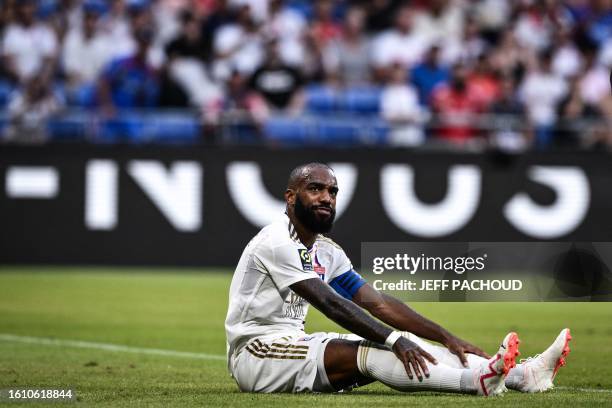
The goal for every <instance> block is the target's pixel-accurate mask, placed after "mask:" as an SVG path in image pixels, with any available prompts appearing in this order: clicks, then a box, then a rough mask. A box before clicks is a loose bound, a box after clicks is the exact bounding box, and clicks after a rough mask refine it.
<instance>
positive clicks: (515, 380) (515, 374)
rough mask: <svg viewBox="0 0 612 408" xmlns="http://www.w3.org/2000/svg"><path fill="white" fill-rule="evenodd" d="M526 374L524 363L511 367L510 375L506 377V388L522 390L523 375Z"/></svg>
mask: <svg viewBox="0 0 612 408" xmlns="http://www.w3.org/2000/svg"><path fill="white" fill-rule="evenodd" d="M524 374H525V370H524V368H523V364H517V365H516V367H514V368H513V369H511V370H510V371H509V372H508V376H507V377H506V381H505V384H506V388H508V389H510V390H516V391H520V390H521V387H520V385H521V383H522V382H523V377H524Z"/></svg>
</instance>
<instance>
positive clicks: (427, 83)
mask: <svg viewBox="0 0 612 408" xmlns="http://www.w3.org/2000/svg"><path fill="white" fill-rule="evenodd" d="M410 76H411V78H412V83H413V84H414V85H415V87H416V88H417V91H418V93H419V101H420V102H421V104H422V105H429V104H430V99H431V94H432V92H433V90H434V89H435V88H436V87H437V86H438V85H440V84H444V83H447V82H448V81H449V78H450V70H449V68H448V67H447V66H445V65H443V64H442V63H440V47H439V46H438V45H434V46H432V47H431V48H430V49H429V51H427V54H426V55H425V59H424V60H423V62H421V63H420V64H418V65H416V66H415V67H414V68H413V69H412V72H411V74H410Z"/></svg>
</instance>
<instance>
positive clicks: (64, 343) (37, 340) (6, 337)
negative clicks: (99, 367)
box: [0, 333, 226, 361]
mask: <svg viewBox="0 0 612 408" xmlns="http://www.w3.org/2000/svg"><path fill="white" fill-rule="evenodd" d="M0 341H7V342H14V343H27V344H41V345H46V346H59V347H77V348H89V349H98V350H105V351H116V352H122V353H136V354H151V355H157V356H167V357H182V358H193V359H200V360H218V361H226V357H225V356H224V355H220V354H207V353H192V352H189V351H178V350H164V349H155V348H145V347H131V346H123V345H120V344H111V343H96V342H90V341H81V340H61V339H51V338H47V337H31V336H17V335H15V334H7V333H0Z"/></svg>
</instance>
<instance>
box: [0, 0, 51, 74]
mask: <svg viewBox="0 0 612 408" xmlns="http://www.w3.org/2000/svg"><path fill="white" fill-rule="evenodd" d="M16 11H17V13H16V17H17V18H16V21H15V22H14V23H12V24H10V25H9V26H8V27H7V28H6V31H5V32H4V36H3V38H2V54H3V55H2V56H3V64H4V67H5V70H6V71H7V72H8V73H9V75H10V76H12V77H13V79H14V80H15V81H17V82H19V83H22V84H23V83H25V82H27V81H28V80H29V79H30V78H32V77H34V76H37V75H40V76H42V77H43V78H46V79H48V78H50V77H51V75H52V74H53V71H54V68H55V61H56V53H57V40H56V38H55V34H54V33H53V31H52V30H51V29H49V28H48V27H47V26H46V25H44V24H42V23H40V22H38V21H36V19H35V13H36V4H35V2H34V1H33V0H19V1H18V2H17V10H16Z"/></svg>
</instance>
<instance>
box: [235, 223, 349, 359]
mask: <svg viewBox="0 0 612 408" xmlns="http://www.w3.org/2000/svg"><path fill="white" fill-rule="evenodd" d="M352 268H353V267H352V265H351V262H350V260H349V259H348V257H347V256H346V254H345V253H344V251H343V250H342V248H340V246H338V245H337V244H336V243H335V242H333V241H332V240H331V239H329V238H326V237H324V236H322V235H319V237H318V238H317V240H316V241H315V243H314V245H313V246H312V248H310V249H308V248H306V246H304V244H302V243H301V242H300V240H299V238H298V236H297V233H296V232H295V228H294V226H293V224H292V223H291V221H290V220H289V217H287V216H286V215H285V216H284V217H283V218H282V219H280V220H279V221H277V222H274V223H272V224H270V225H268V226H266V227H264V228H263V229H262V230H261V231H260V232H259V233H258V234H257V235H256V236H255V237H254V238H253V239H252V240H251V242H249V244H248V245H247V246H246V248H245V249H244V252H243V253H242V256H241V257H240V261H239V262H238V266H237V267H236V270H235V272H234V277H233V279H232V284H231V287H230V293H229V307H228V312H227V318H226V320H225V333H226V336H227V343H228V344H227V346H228V358H229V357H230V356H231V355H232V354H233V353H234V352H236V351H238V350H240V349H241V348H242V347H243V346H244V345H245V344H246V343H247V342H248V341H249V340H250V339H252V338H255V337H259V336H263V335H270V334H274V333H279V334H283V335H284V333H287V334H293V335H294V334H295V333H296V332H300V331H302V332H303V331H304V323H305V320H306V314H307V313H308V303H307V302H306V301H305V300H304V299H302V298H301V297H299V296H298V295H296V294H295V293H294V292H293V291H292V290H291V289H290V288H289V286H291V285H293V284H294V283H296V282H299V281H302V280H305V279H322V280H323V281H324V282H330V281H331V280H332V279H334V278H335V277H337V276H339V275H342V274H343V273H345V272H348V271H350V270H352Z"/></svg>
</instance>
